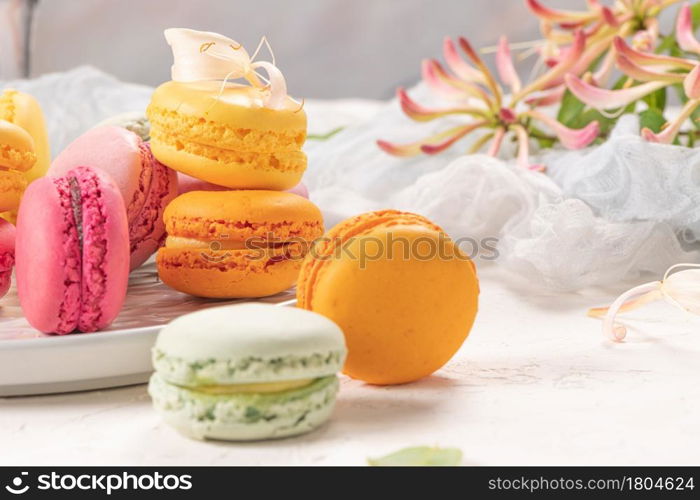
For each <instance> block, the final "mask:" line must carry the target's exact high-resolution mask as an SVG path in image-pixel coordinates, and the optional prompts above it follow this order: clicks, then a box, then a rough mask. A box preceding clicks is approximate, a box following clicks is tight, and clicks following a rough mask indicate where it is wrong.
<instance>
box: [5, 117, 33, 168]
mask: <svg viewBox="0 0 700 500" xmlns="http://www.w3.org/2000/svg"><path fill="white" fill-rule="evenodd" d="M35 163H36V154H35V153H34V139H32V136H31V135H29V133H28V132H27V131H26V130H24V129H23V128H22V127H19V126H17V125H14V124H12V123H10V122H7V121H4V120H0V167H5V168H9V169H12V170H19V171H21V172H26V171H27V170H29V169H30V168H32V167H33V166H34V164H35Z"/></svg>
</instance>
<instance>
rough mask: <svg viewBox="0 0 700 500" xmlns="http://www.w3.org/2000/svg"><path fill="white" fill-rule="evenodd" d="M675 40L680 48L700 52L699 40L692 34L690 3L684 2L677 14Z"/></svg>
mask: <svg viewBox="0 0 700 500" xmlns="http://www.w3.org/2000/svg"><path fill="white" fill-rule="evenodd" d="M676 40H677V41H678V45H679V46H680V48H681V49H683V50H685V51H686V52H694V53H696V54H700V42H698V40H697V39H696V38H695V35H693V15H692V12H691V10H690V4H688V3H686V4H685V5H684V6H683V8H682V9H681V12H680V14H679V15H678V21H677V22H676Z"/></svg>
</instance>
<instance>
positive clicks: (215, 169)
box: [146, 82, 307, 190]
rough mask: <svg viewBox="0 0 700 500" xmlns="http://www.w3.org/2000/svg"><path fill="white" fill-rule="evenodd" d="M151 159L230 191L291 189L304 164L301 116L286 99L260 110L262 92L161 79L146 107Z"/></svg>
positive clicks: (298, 109) (304, 128) (303, 124)
mask: <svg viewBox="0 0 700 500" xmlns="http://www.w3.org/2000/svg"><path fill="white" fill-rule="evenodd" d="M146 114H147V116H148V118H149V120H150V122H151V147H152V148H153V154H154V155H155V156H156V158H158V160H159V161H161V162H162V163H164V164H165V165H168V166H169V167H171V168H173V169H175V170H178V171H179V172H182V173H184V174H187V175H189V176H192V177H196V178H198V179H202V180H204V181H207V182H210V183H213V184H216V185H220V186H226V187H229V188H233V189H275V190H284V189H289V188H292V187H294V186H295V185H296V184H297V183H298V182H299V180H300V179H301V176H302V174H303V172H304V170H305V169H306V162H307V160H306V155H305V154H304V152H303V151H302V149H301V148H302V146H303V144H304V141H305V140H306V115H305V113H304V112H303V110H302V109H301V108H300V107H299V105H297V104H296V103H294V102H293V101H291V100H288V101H287V102H286V103H285V106H284V107H283V108H282V109H279V110H278V109H270V108H266V107H264V103H263V99H262V93H261V92H260V90H258V89H254V88H251V87H248V86H235V85H232V86H226V87H224V88H223V89H222V88H221V85H220V84H218V83H217V82H198V83H181V82H166V83H164V84H163V85H161V86H160V87H158V88H157V89H156V90H155V92H154V93H153V96H152V98H151V103H150V105H149V107H148V109H147V111H146Z"/></svg>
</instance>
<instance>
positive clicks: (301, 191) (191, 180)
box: [177, 172, 309, 199]
mask: <svg viewBox="0 0 700 500" xmlns="http://www.w3.org/2000/svg"><path fill="white" fill-rule="evenodd" d="M177 185H178V194H185V193H189V192H190V191H231V188H227V187H224V186H217V185H216V184H212V183H210V182H207V181H203V180H201V179H197V178H196V177H191V176H189V175H186V174H183V173H182V172H178V173H177ZM287 192H288V193H294V194H298V195H299V196H303V197H304V198H307V199H308V198H309V190H308V189H307V188H306V186H305V185H304V183H303V182H300V183H299V184H297V185H296V186H294V187H293V188H292V189H288V190H287Z"/></svg>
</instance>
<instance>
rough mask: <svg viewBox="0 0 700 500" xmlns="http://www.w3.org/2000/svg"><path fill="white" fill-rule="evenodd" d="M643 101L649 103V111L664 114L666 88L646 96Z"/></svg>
mask: <svg viewBox="0 0 700 500" xmlns="http://www.w3.org/2000/svg"><path fill="white" fill-rule="evenodd" d="M643 101H644V102H645V103H647V106H649V109H653V110H656V111H659V112H661V113H663V112H664V110H665V109H666V87H664V88H662V89H659V90H657V91H656V92H652V93H651V94H649V95H647V96H645V97H644V98H643Z"/></svg>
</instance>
